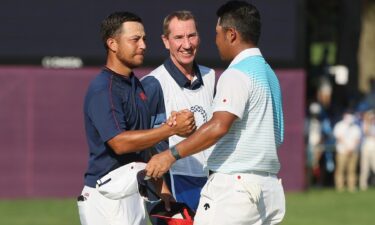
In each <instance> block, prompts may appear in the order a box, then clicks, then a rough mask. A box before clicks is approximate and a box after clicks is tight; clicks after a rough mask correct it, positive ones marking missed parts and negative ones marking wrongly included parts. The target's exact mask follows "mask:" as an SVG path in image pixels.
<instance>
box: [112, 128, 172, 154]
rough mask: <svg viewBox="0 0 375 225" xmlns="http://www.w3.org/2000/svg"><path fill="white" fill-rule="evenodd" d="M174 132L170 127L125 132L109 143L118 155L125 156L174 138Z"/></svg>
mask: <svg viewBox="0 0 375 225" xmlns="http://www.w3.org/2000/svg"><path fill="white" fill-rule="evenodd" d="M173 134H174V131H173V129H172V128H170V127H169V126H168V125H162V126H160V127H158V128H154V129H149V130H132V131H124V132H122V133H120V134H119V135H117V136H115V137H114V138H112V139H111V140H109V141H108V145H109V146H110V147H111V148H112V149H113V151H114V152H115V153H116V154H125V153H130V152H136V151H140V150H144V149H147V148H149V147H152V146H154V145H156V144H157V143H159V142H160V141H162V140H165V139H167V138H168V137H170V136H172V135H173Z"/></svg>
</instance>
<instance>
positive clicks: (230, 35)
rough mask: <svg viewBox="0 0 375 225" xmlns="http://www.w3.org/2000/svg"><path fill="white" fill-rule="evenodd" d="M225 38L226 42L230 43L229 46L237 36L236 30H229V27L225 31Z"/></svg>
mask: <svg viewBox="0 0 375 225" xmlns="http://www.w3.org/2000/svg"><path fill="white" fill-rule="evenodd" d="M225 36H226V38H227V40H229V43H231V44H232V43H233V42H235V41H236V40H237V38H238V34H237V31H236V29H234V28H231V27H230V28H227V29H226V32H225Z"/></svg>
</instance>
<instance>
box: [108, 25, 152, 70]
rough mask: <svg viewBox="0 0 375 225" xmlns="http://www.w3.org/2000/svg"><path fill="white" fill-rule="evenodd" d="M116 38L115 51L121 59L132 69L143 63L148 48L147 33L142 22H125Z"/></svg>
mask: <svg viewBox="0 0 375 225" xmlns="http://www.w3.org/2000/svg"><path fill="white" fill-rule="evenodd" d="M114 39H115V40H116V44H115V51H114V52H115V54H116V57H117V59H118V60H119V61H121V62H122V63H123V64H124V65H126V66H127V67H129V68H131V69H133V68H136V67H138V66H140V65H142V63H143V58H144V53H145V50H146V43H145V40H146V34H145V31H144V28H143V25H142V24H141V23H139V22H125V23H123V24H122V31H121V32H120V33H119V34H118V35H116V36H115V37H114Z"/></svg>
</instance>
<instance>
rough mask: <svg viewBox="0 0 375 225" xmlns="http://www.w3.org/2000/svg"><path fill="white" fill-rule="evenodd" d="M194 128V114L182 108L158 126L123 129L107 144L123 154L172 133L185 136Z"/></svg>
mask: <svg viewBox="0 0 375 225" xmlns="http://www.w3.org/2000/svg"><path fill="white" fill-rule="evenodd" d="M168 123H169V124H168ZM195 129H196V126H195V120H194V114H193V113H192V112H190V111H188V110H184V111H181V112H178V113H176V114H175V115H173V116H172V118H170V119H169V121H168V122H167V124H163V125H162V126H160V127H158V128H153V129H149V130H130V131H123V132H121V133H120V134H118V135H116V136H115V137H113V138H112V139H110V140H109V141H108V142H107V144H108V145H109V146H110V147H111V148H112V149H113V151H114V152H115V153H116V154H125V153H130V152H136V151H139V150H143V149H146V148H149V147H152V146H154V145H155V144H157V143H159V142H160V141H162V140H164V139H166V138H168V137H170V136H172V135H176V134H177V135H180V136H187V135H189V134H190V133H192V132H193V131H194V130H195Z"/></svg>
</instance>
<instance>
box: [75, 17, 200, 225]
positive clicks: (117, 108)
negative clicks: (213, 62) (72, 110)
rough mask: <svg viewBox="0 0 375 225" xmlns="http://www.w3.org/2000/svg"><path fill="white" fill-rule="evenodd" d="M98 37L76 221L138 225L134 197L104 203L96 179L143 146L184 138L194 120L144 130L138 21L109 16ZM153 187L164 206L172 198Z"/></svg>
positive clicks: (135, 158) (135, 156)
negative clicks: (100, 59) (99, 58)
mask: <svg viewBox="0 0 375 225" xmlns="http://www.w3.org/2000/svg"><path fill="white" fill-rule="evenodd" d="M101 34H102V39H103V42H104V46H105V48H106V50H107V62H106V66H105V67H104V68H103V70H102V71H101V72H100V74H99V75H98V76H97V77H96V78H95V79H94V80H93V81H92V82H91V83H90V85H89V88H88V90H87V94H86V97H85V101H84V121H85V129H86V136H87V142H88V146H89V162H88V169H87V171H86V173H85V179H84V184H85V186H84V188H83V190H82V194H81V196H80V197H79V198H78V208H79V214H80V220H81V223H82V224H90V225H92V224H98V225H99V224H100V225H105V224H129V225H130V224H131V225H138V224H139V225H141V224H142V225H144V224H146V216H145V209H144V204H143V200H142V198H141V197H140V195H139V194H138V193H136V194H134V195H131V196H127V197H126V198H122V199H119V200H114V199H109V198H107V197H105V196H104V195H102V194H101V193H99V191H98V190H97V189H96V188H95V187H96V184H97V180H99V179H100V178H102V177H103V176H104V175H106V174H108V173H109V172H111V171H113V170H115V169H117V168H119V167H121V166H123V165H126V164H129V163H133V162H142V161H144V160H145V156H144V154H145V153H149V151H148V150H149V148H151V147H152V146H154V145H155V144H157V143H158V142H160V141H162V140H164V139H166V138H168V137H169V136H171V135H176V134H177V135H181V136H187V135H189V134H190V133H191V132H193V131H194V130H195V122H194V119H193V115H192V113H190V112H188V111H183V112H179V113H176V114H174V116H173V117H171V118H170V119H169V120H168V123H165V124H163V125H161V126H160V127H158V128H154V129H150V122H151V118H150V113H149V110H148V106H147V104H146V100H147V96H146V95H145V93H144V90H143V87H142V85H141V83H140V82H139V80H138V79H137V77H135V75H134V73H133V69H134V68H136V67H138V66H140V65H141V64H142V63H143V58H144V53H145V50H146V43H145V36H146V35H145V31H144V28H143V24H142V20H141V18H139V17H138V16H137V15H135V14H132V13H129V12H116V13H113V14H111V15H109V16H108V17H107V18H106V19H105V20H103V22H102V24H101ZM124 176H125V175H124ZM155 183H157V185H158V188H157V189H158V192H159V193H160V197H161V198H162V199H163V200H164V201H165V203H166V205H167V206H168V204H169V201H170V200H172V199H173V198H172V197H171V194H170V191H169V190H168V188H167V187H166V185H164V183H162V182H155Z"/></svg>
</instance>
